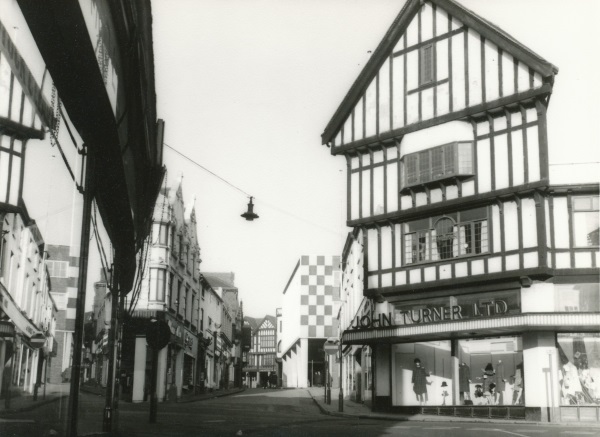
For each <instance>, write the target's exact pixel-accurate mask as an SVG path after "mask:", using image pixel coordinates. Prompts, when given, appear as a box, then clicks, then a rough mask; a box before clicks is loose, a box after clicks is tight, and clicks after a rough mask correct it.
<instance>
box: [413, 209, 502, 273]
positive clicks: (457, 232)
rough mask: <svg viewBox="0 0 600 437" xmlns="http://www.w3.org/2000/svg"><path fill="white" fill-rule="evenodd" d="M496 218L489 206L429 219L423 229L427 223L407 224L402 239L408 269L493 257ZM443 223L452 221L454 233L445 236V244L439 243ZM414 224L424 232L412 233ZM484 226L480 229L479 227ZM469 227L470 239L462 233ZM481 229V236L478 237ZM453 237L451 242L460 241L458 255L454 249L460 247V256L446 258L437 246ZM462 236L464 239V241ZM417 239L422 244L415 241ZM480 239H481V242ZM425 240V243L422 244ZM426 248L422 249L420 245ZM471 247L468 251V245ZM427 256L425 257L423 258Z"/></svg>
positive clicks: (457, 242) (414, 222)
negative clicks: (476, 214) (479, 213)
mask: <svg viewBox="0 0 600 437" xmlns="http://www.w3.org/2000/svg"><path fill="white" fill-rule="evenodd" d="M477 210H481V211H483V212H484V214H482V216H481V217H474V218H473V217H471V218H469V217H468V216H469V215H472V213H473V211H477ZM461 214H462V215H466V216H467V217H466V219H461ZM491 217H492V214H491V212H490V210H489V207H488V206H484V207H480V208H474V209H470V210H464V211H459V212H456V213H452V214H443V215H441V216H435V217H427V218H426V219H425V220H427V225H426V226H423V222H424V219H419V220H414V221H412V222H406V223H404V224H403V226H404V232H403V235H402V250H403V254H404V265H405V266H408V265H415V264H424V263H437V262H448V261H450V260H453V259H458V258H465V257H472V256H481V255H484V254H487V253H490V243H491V240H490V229H491V228H492V224H491ZM442 220H450V221H451V223H452V230H453V231H452V232H451V233H445V234H444V236H445V238H444V240H442V239H438V235H437V231H438V229H437V228H436V226H437V225H438V223H440V222H441V221H442ZM419 222H420V223H419ZM411 223H412V224H413V226H423V227H421V228H416V229H412V230H411V229H410V228H409V227H410V226H411ZM483 223H485V230H486V231H485V238H483V237H482V236H483V235H484V234H483V229H484V226H483ZM478 224H479V225H480V226H479V228H478V226H477V225H478ZM467 227H469V228H470V229H469V234H470V237H468V238H467V235H469V234H466V233H464V234H463V233H461V228H463V232H465V229H466V228H467ZM478 229H479V234H478ZM450 234H453V237H452V239H451V240H456V243H455V242H454V241H452V246H451V248H452V252H450V253H454V252H453V251H454V246H455V245H456V251H457V253H456V255H453V256H448V257H442V253H441V251H440V250H441V249H440V246H439V245H438V246H437V250H434V245H436V244H437V243H439V242H441V241H447V240H448V239H449V238H448V235H450ZM461 235H464V237H462V238H461ZM415 236H417V238H418V240H417V239H415ZM478 237H479V238H478ZM421 240H423V241H421ZM463 240H464V241H463ZM421 244H423V246H422V247H421V246H420V245H421ZM467 244H468V245H469V247H468V249H467V248H466V247H465V245H467ZM421 253H423V254H424V255H423V256H420V254H421ZM434 254H437V256H436V257H435V258H434Z"/></svg>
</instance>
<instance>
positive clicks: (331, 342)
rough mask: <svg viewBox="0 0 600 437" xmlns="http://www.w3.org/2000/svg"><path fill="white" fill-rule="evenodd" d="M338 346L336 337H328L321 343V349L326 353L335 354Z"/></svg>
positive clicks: (338, 342)
mask: <svg viewBox="0 0 600 437" xmlns="http://www.w3.org/2000/svg"><path fill="white" fill-rule="evenodd" d="M339 348H340V341H339V340H338V339H337V338H328V339H327V341H326V342H325V344H324V345H323V350H324V351H325V353H326V354H329V355H335V354H337V353H338V350H339Z"/></svg>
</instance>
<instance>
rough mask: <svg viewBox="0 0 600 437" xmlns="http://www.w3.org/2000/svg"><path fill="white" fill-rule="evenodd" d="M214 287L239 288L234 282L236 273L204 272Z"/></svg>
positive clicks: (203, 274)
mask: <svg viewBox="0 0 600 437" xmlns="http://www.w3.org/2000/svg"><path fill="white" fill-rule="evenodd" d="M202 276H204V278H205V279H206V280H207V281H208V283H209V284H210V285H211V286H212V287H216V288H219V287H220V288H237V287H236V286H235V284H234V278H235V275H234V273H204V272H203V273H202Z"/></svg>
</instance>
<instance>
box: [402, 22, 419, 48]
mask: <svg viewBox="0 0 600 437" xmlns="http://www.w3.org/2000/svg"><path fill="white" fill-rule="evenodd" d="M404 35H405V36H406V45H407V46H408V47H410V46H414V45H415V44H418V43H419V20H418V19H417V17H416V16H415V18H414V19H413V20H412V21H411V22H410V24H409V25H408V28H407V29H406V32H405V34H404Z"/></svg>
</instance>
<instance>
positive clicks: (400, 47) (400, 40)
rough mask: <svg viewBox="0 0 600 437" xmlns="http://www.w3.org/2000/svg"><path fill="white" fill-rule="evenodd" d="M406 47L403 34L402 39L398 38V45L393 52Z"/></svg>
mask: <svg viewBox="0 0 600 437" xmlns="http://www.w3.org/2000/svg"><path fill="white" fill-rule="evenodd" d="M403 49H404V35H402V36H401V37H400V39H399V40H398V43H397V44H396V47H394V50H393V52H394V53H395V52H399V51H400V50H403Z"/></svg>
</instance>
